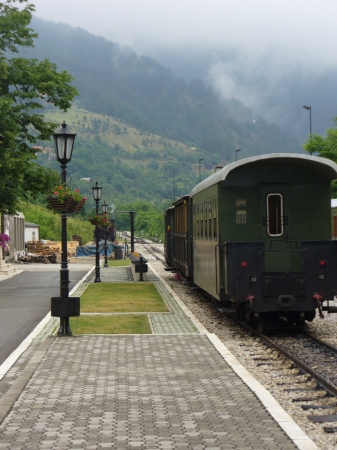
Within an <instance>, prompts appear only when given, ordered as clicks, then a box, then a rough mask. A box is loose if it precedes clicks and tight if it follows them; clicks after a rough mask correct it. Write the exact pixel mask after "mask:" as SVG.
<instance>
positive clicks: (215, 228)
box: [213, 196, 218, 241]
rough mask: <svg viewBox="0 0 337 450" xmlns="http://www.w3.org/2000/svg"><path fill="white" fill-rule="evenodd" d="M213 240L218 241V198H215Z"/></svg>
mask: <svg viewBox="0 0 337 450" xmlns="http://www.w3.org/2000/svg"><path fill="white" fill-rule="evenodd" d="M213 239H214V240H215V241H216V240H217V239H218V229H217V218H216V198H215V196H214V197H213Z"/></svg>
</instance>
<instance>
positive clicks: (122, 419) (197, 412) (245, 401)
mask: <svg viewBox="0 0 337 450" xmlns="http://www.w3.org/2000/svg"><path fill="white" fill-rule="evenodd" d="M103 447H105V448H111V449H146V450H150V449H226V448H228V449H261V450H262V449H268V450H272V449H295V448H297V447H296V446H295V445H294V444H292V443H291V441H290V440H289V438H288V437H287V436H286V435H285V433H284V432H283V430H282V429H281V428H280V427H279V426H277V425H275V422H274V421H273V419H272V418H271V417H270V415H269V414H268V413H267V412H266V410H265V409H264V408H262V407H261V404H260V403H259V401H258V399H257V398H256V396H255V395H254V394H253V393H252V392H251V391H250V390H249V388H248V387H247V386H246V385H245V384H244V383H243V382H242V381H241V380H239V379H238V377H237V375H236V374H235V373H234V372H233V370H232V369H231V367H229V366H228V365H227V364H226V363H224V360H223V358H222V357H221V355H220V354H219V353H218V352H217V351H216V350H215V349H214V347H213V345H212V344H211V342H210V341H209V339H208V338H207V337H206V336H205V335H200V334H199V335H179V336H168V335H162V336H155V335H152V336H151V335H146V336H141V335H132V336H127V335H123V336H121V335H119V336H101V335H100V336H81V337H75V338H65V339H64V338H61V339H60V338H55V339H54V340H53V342H52V344H51V345H50V347H49V350H48V352H47V353H46V355H45V357H44V358H43V360H42V362H41V364H40V366H39V367H38V368H37V370H36V371H35V373H34V375H33V376H32V378H31V380H30V382H29V383H28V384H27V386H26V388H25V390H24V391H23V393H22V394H21V396H20V398H19V399H18V401H17V402H16V403H15V404H14V406H13V408H12V411H11V412H10V414H9V415H8V416H7V418H6V419H5V420H4V422H3V424H2V425H1V426H0V448H2V449H22V448H32V449H42V448H49V449H55V450H56V449H60V450H61V449H62V450H64V449H76V448H77V449H94V448H103Z"/></svg>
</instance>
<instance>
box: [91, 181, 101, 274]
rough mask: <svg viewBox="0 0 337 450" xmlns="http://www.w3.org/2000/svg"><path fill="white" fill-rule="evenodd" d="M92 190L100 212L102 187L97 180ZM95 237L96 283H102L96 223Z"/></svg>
mask: <svg viewBox="0 0 337 450" xmlns="http://www.w3.org/2000/svg"><path fill="white" fill-rule="evenodd" d="M91 189H92V192H93V194H94V200H95V202H96V214H98V202H99V201H100V200H101V196H102V187H101V186H98V183H97V181H96V184H95V186H93V187H92V188H91ZM95 239H96V276H95V281H94V282H95V283H100V282H101V278H100V265H99V226H98V225H97V224H96V229H95Z"/></svg>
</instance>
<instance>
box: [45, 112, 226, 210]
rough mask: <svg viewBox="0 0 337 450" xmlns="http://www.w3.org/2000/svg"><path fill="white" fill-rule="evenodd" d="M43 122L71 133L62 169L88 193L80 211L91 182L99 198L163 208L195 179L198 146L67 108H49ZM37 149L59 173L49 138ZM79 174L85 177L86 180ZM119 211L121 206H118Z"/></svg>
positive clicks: (208, 171)
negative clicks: (71, 148) (68, 157)
mask: <svg viewBox="0 0 337 450" xmlns="http://www.w3.org/2000/svg"><path fill="white" fill-rule="evenodd" d="M46 117H47V118H48V120H51V121H53V122H55V123H59V124H60V123H62V122H63V120H65V121H66V122H67V124H68V127H70V128H71V130H72V131H74V132H76V133H77V136H76V140H75V147H74V153H73V158H72V160H71V162H70V163H69V164H68V167H67V173H68V180H69V183H70V184H72V185H73V186H72V187H76V188H79V189H80V190H81V192H82V193H83V194H84V195H86V196H87V197H88V201H87V206H86V211H85V213H84V214H86V213H91V212H92V211H93V210H94V208H95V203H94V200H93V197H92V190H91V187H92V183H94V182H95V181H98V183H99V184H100V185H101V186H102V187H103V194H102V202H103V201H106V202H107V203H108V204H109V205H110V204H111V203H114V204H115V205H116V204H122V205H123V204H126V203H130V202H135V201H140V202H144V201H145V202H149V203H151V204H153V205H154V206H156V207H157V208H160V209H161V211H162V210H163V208H166V207H167V206H168V205H169V204H170V202H171V201H172V200H173V197H174V194H175V195H176V198H179V196H182V195H185V194H186V193H189V192H190V191H191V189H192V188H193V186H195V185H196V184H197V183H198V180H199V158H200V157H202V155H205V153H204V152H202V151H201V150H200V149H197V148H195V147H190V146H188V145H186V144H183V143H180V142H176V141H173V140H171V139H165V138H162V137H160V136H157V135H154V134H150V133H147V132H142V131H140V130H138V129H136V128H134V127H131V126H129V125H127V124H125V123H123V122H122V121H120V120H117V119H115V118H112V117H109V116H106V115H105V116H104V115H100V114H97V113H96V114H94V113H91V112H89V111H86V110H83V109H79V108H76V106H74V107H72V108H71V109H70V111H69V112H67V113H66V114H62V113H60V112H57V111H56V110H55V111H54V110H51V109H49V110H48V111H47V113H46ZM36 146H37V147H40V149H41V150H42V152H41V153H40V154H39V155H38V161H39V163H40V164H41V165H42V166H44V167H46V168H50V169H54V170H57V171H59V170H60V168H59V164H58V163H57V161H56V159H55V156H54V150H53V143H52V142H37V143H36ZM218 158H220V156H219V155H216V154H215V155H210V154H209V158H208V164H207V168H206V167H205V166H204V165H202V166H201V169H202V178H205V177H206V176H208V175H209V174H211V173H212V169H213V167H214V166H215V165H216V164H217V163H218V162H219V159H218ZM83 178H90V179H91V180H92V183H91V184H90V183H88V182H87V181H85V180H81V179H83ZM123 209H125V208H123Z"/></svg>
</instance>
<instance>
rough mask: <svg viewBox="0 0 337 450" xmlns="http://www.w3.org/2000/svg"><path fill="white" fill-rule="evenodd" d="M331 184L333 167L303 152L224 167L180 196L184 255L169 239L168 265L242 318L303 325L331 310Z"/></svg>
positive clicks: (336, 280) (334, 287) (336, 263)
mask: <svg viewBox="0 0 337 450" xmlns="http://www.w3.org/2000/svg"><path fill="white" fill-rule="evenodd" d="M335 179H337V165H336V164H335V163H334V162H332V161H330V160H327V159H324V158H320V157H314V156H307V155H299V154H269V155H262V156H257V157H252V158H247V159H243V160H240V161H236V162H234V163H231V164H229V165H228V166H226V167H224V168H223V169H221V170H220V171H218V172H216V173H214V174H213V175H211V176H210V177H208V178H207V179H206V180H204V181H202V182H201V183H199V184H198V185H197V186H196V187H195V188H194V189H193V190H192V191H191V193H190V195H189V196H185V197H184V202H186V204H187V205H188V206H187V208H186V211H187V212H188V214H189V215H188V218H187V223H188V224H189V228H188V232H187V233H186V237H185V243H184V245H187V248H190V251H189V252H182V251H181V249H180V246H181V245H182V241H181V242H180V243H179V242H178V239H177V240H174V238H173V244H172V246H173V247H172V248H174V249H175V250H174V253H175V258H174V261H173V266H174V267H175V268H177V267H179V268H180V269H179V272H181V273H182V275H183V276H187V277H189V278H190V279H192V281H193V282H194V283H195V284H196V285H198V286H200V287H201V288H202V289H203V290H204V291H205V292H207V293H209V294H210V295H211V296H212V297H214V298H215V299H217V300H219V301H221V302H222V303H225V304H226V305H228V306H232V307H234V308H236V310H237V313H238V315H239V316H240V317H241V318H242V319H248V320H256V321H259V320H260V319H261V318H262V317H266V316H268V317H269V316H284V317H286V318H287V319H288V320H289V321H291V322H295V323H303V321H304V320H308V321H311V320H313V318H314V317H315V312H316V310H317V309H319V311H320V313H321V312H322V310H323V309H328V310H329V311H330V312H334V311H333V308H332V307H330V306H329V305H328V304H327V303H326V302H328V301H329V300H332V299H333V298H334V295H335V293H336V292H337V241H335V240H332V239H331V233H332V230H331V206H330V201H331V200H330V199H331V191H330V185H331V181H332V180H335ZM175 203H176V205H175V207H174V210H173V214H174V216H175V227H176V228H177V226H179V225H178V224H179V220H178V218H177V217H178V214H177V210H179V207H180V203H179V201H178V202H175ZM171 239H172V237H171ZM178 255H183V257H184V258H185V259H186V258H187V260H185V261H179V256H178ZM183 267H188V268H189V270H188V272H186V271H184V269H183Z"/></svg>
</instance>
